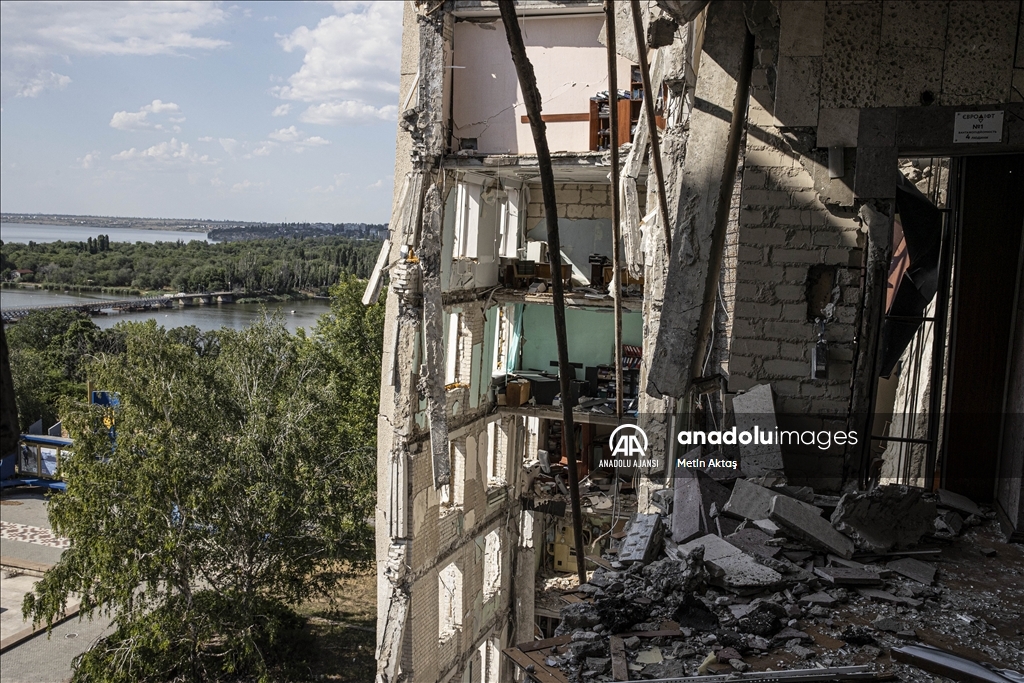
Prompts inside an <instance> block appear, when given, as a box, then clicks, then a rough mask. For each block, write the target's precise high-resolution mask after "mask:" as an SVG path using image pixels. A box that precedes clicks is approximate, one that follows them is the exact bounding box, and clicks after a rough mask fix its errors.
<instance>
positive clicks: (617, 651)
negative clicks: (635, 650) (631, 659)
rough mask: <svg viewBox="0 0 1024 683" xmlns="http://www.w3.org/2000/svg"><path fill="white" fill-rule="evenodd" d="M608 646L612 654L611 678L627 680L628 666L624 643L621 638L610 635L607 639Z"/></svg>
mask: <svg viewBox="0 0 1024 683" xmlns="http://www.w3.org/2000/svg"><path fill="white" fill-rule="evenodd" d="M608 648H609V650H610V651H611V655H612V680H613V681H628V680H629V667H628V666H627V662H626V644H625V643H624V642H623V640H622V638H619V637H618V636H612V637H611V638H609V639H608Z"/></svg>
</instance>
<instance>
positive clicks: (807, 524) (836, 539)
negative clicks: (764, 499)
mask: <svg viewBox="0 0 1024 683" xmlns="http://www.w3.org/2000/svg"><path fill="white" fill-rule="evenodd" d="M808 507H809V506H808V505H807V504H806V503H801V502H800V501H798V500H794V499H792V498H788V497H786V496H775V497H774V498H773V499H772V506H771V510H770V512H769V515H768V517H769V519H771V520H772V521H774V522H776V523H778V524H779V525H781V526H783V527H785V528H786V529H787V530H788V531H789V532H790V533H791V534H793V535H795V536H797V537H798V538H800V539H801V540H804V541H806V542H808V543H810V544H812V545H815V546H818V547H820V548H824V549H825V550H827V551H828V552H832V553H835V554H836V555H839V556H840V557H843V558H846V559H850V558H851V557H853V541H851V540H850V539H849V538H847V537H846V536H843V535H842V534H841V533H839V532H838V531H836V530H835V529H833V528H832V525H831V524H829V523H828V522H827V521H826V520H825V519H824V518H822V517H820V516H818V515H816V514H814V513H813V512H809V511H808V509H807V508H808Z"/></svg>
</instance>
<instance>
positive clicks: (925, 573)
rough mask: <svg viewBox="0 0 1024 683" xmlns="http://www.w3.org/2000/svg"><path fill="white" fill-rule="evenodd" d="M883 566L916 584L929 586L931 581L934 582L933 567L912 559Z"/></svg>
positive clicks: (904, 559)
mask: <svg viewBox="0 0 1024 683" xmlns="http://www.w3.org/2000/svg"><path fill="white" fill-rule="evenodd" d="M885 566H886V567H888V568H889V569H891V570H893V571H894V572H896V573H897V574H899V575H901V576H905V577H907V578H908V579H912V580H914V581H917V582H918V583H923V584H925V585H926V586H930V585H931V584H932V581H934V580H935V565H933V564H928V563H927V562H922V561H921V560H915V559H914V558H912V557H904V558H901V559H899V560H893V561H892V562H890V563H888V564H887V565H885Z"/></svg>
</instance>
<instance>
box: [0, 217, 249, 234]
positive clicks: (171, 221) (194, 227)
mask: <svg viewBox="0 0 1024 683" xmlns="http://www.w3.org/2000/svg"><path fill="white" fill-rule="evenodd" d="M0 222H3V223H22V224H25V225H55V226H60V227H66V228H99V229H100V230H106V229H113V228H128V229H132V230H173V231H176V232H209V231H210V230H211V229H212V228H242V227H248V226H252V225H259V223H246V222H244V221H213V220H196V219H177V218H134V217H120V216H66V215H59V214H41V213H31V214H24V213H4V214H0Z"/></svg>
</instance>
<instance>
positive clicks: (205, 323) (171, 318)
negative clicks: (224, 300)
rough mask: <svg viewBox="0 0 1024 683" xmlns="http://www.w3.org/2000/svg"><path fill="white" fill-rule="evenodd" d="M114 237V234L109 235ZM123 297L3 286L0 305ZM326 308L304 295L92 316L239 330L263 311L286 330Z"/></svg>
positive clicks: (111, 321)
mask: <svg viewBox="0 0 1024 683" xmlns="http://www.w3.org/2000/svg"><path fill="white" fill-rule="evenodd" d="M111 239H113V238H111ZM124 298H126V297H123V296H117V295H113V294H93V293H89V294H76V293H73V292H48V291H44V290H29V289H4V290H0V308H3V309H5V310H6V309H11V308H22V307H26V306H52V305H54V304H69V303H79V302H81V303H88V302H90V301H96V300H98V299H99V300H103V299H124ZM328 309H329V305H328V302H327V300H325V299H306V300H302V301H284V302H280V301H267V302H265V303H262V304H211V305H209V306H189V307H187V308H160V309H155V310H152V311H140V312H138V313H123V314H116V315H98V316H94V317H93V319H92V320H93V322H95V323H96V324H97V325H98V326H99V327H101V328H103V329H107V328H108V327H113V326H114V325H116V324H117V323H119V322H121V321H122V320H148V319H150V318H152V319H154V320H156V321H157V323H158V324H160V325H163V326H164V327H184V326H186V325H195V326H196V327H198V328H199V329H201V330H217V329H220V328H221V327H229V328H231V329H235V330H240V329H243V328H245V327H247V326H248V325H250V324H251V323H252V322H253V321H254V320H256V319H257V318H259V317H260V316H261V315H263V313H264V311H265V312H266V313H268V314H270V315H274V314H275V313H277V314H280V315H281V318H282V320H283V321H284V325H285V327H286V328H288V331H289V332H295V330H297V329H299V328H300V327H301V328H304V329H306V330H311V329H312V328H313V327H314V326H315V325H316V321H317V318H319V317H320V316H321V315H323V314H324V313H326V312H327V311H328Z"/></svg>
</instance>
